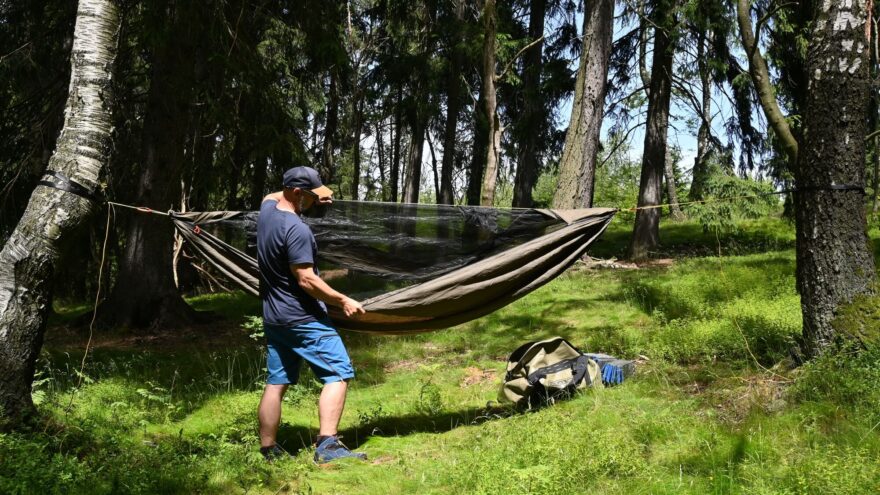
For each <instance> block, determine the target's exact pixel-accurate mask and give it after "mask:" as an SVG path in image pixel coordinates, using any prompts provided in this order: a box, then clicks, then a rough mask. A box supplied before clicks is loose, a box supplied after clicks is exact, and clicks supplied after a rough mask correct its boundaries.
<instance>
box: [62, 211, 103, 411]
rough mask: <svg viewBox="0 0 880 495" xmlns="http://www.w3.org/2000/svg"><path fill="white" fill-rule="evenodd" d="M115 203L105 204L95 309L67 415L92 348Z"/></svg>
mask: <svg viewBox="0 0 880 495" xmlns="http://www.w3.org/2000/svg"><path fill="white" fill-rule="evenodd" d="M114 204H115V203H111V202H110V201H108V202H107V222H106V223H105V224H104V244H103V246H102V247H101V264H100V265H99V266H98V290H97V292H96V293H95V307H94V309H93V310H92V321H90V322H89V339H88V340H87V341H86V349H85V352H84V353H83V358H82V362H80V367H79V373H78V376H77V382H76V387H75V388H74V393H72V394H71V395H70V402H69V403H68V404H67V408H66V409H65V410H64V413H65V414H67V413H69V412H70V410H71V408H72V407H73V398H74V396H75V392H76V391H78V390H79V389H80V387H82V382H83V377H85V369H86V359H87V358H88V356H89V350H90V349H91V346H92V336H93V335H94V330H95V319H97V317H98V303H99V302H100V300H101V285H102V284H101V282H102V280H103V279H104V263H105V261H106V260H107V239H108V238H109V237H110V217H111V214H112V212H113V205H114Z"/></svg>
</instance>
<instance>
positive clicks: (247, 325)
mask: <svg viewBox="0 0 880 495" xmlns="http://www.w3.org/2000/svg"><path fill="white" fill-rule="evenodd" d="M241 328H242V330H244V331H245V332H247V333H248V337H250V338H252V339H254V340H256V341H257V342H261V343H262V342H263V338H265V333H264V332H263V317H262V316H252V315H248V316H245V317H244V323H242V324H241Z"/></svg>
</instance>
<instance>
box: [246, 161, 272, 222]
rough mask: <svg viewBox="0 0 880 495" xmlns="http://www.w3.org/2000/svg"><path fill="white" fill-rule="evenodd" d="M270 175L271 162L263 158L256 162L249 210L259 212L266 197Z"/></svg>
mask: <svg viewBox="0 0 880 495" xmlns="http://www.w3.org/2000/svg"><path fill="white" fill-rule="evenodd" d="M268 173H269V160H268V158H267V157H265V156H262V157H260V158H257V159H256V160H255V161H254V181H253V184H252V185H251V191H250V193H251V194H250V198H249V199H248V208H250V209H251V210H256V211H258V210H259V209H260V204H262V202H263V196H265V195H266V193H267V192H268V191H266V175H267V174H268Z"/></svg>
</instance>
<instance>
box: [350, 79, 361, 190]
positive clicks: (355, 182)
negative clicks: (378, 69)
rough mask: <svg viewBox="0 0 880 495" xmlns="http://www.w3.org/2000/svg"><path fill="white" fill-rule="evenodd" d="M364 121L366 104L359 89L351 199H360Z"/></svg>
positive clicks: (354, 135) (355, 104) (352, 147)
mask: <svg viewBox="0 0 880 495" xmlns="http://www.w3.org/2000/svg"><path fill="white" fill-rule="evenodd" d="M363 122H364V104H363V98H362V97H361V96H360V90H358V91H357V95H356V96H355V103H354V126H353V127H354V129H353V130H352V141H351V163H352V166H353V168H354V170H353V171H352V174H351V192H350V194H351V199H352V200H354V201H357V200H358V189H359V188H360V186H361V182H360V181H361V132H362V131H363Z"/></svg>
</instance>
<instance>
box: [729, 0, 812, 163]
mask: <svg viewBox="0 0 880 495" xmlns="http://www.w3.org/2000/svg"><path fill="white" fill-rule="evenodd" d="M750 4H751V2H750V0H736V19H737V22H738V23H739V33H740V39H741V40H742V44H743V49H744V50H745V52H746V58H747V59H748V60H749V75H750V76H751V78H752V83H753V84H754V85H755V92H757V93H758V100H759V101H760V103H761V108H762V109H763V110H764V115H765V116H766V117H767V123H768V124H770V127H772V128H773V132H775V133H776V137H777V138H778V139H779V141H780V143H781V144H782V147H783V149H784V150H785V153H786V155H787V156H788V162H789V163H790V164H795V163H797V155H798V143H797V140H796V138H795V137H794V134H793V133H792V132H791V128H790V127H789V125H788V122H787V121H786V120H785V115H783V114H782V110H780V109H779V103H777V101H776V92H775V91H773V85H772V83H771V81H770V71H769V70H768V69H767V62H766V61H765V60H764V57H763V56H762V55H761V50H760V48H759V46H758V43H757V40H756V39H755V34H754V33H753V32H752V29H753V28H752V16H751V12H750V10H749V6H750Z"/></svg>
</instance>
